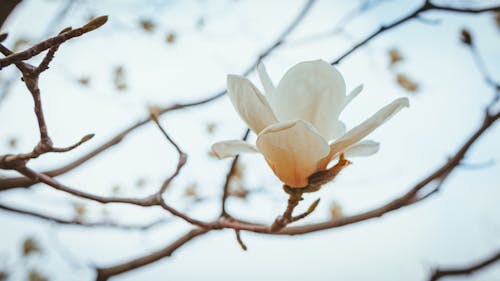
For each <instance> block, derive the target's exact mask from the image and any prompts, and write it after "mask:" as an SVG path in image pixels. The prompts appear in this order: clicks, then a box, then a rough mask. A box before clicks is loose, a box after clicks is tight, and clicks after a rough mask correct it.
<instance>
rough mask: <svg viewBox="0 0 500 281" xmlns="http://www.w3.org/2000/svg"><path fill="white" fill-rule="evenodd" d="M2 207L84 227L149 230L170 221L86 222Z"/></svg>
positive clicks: (43, 218) (2, 207) (1, 207)
mask: <svg viewBox="0 0 500 281" xmlns="http://www.w3.org/2000/svg"><path fill="white" fill-rule="evenodd" d="M0 209H2V210H5V211H9V212H13V213H17V214H21V215H26V216H31V217H35V218H38V219H42V220H46V221H50V222H54V223H57V224H62V225H74V226H83V227H109V228H117V229H123V230H148V229H150V228H153V227H155V226H157V225H160V224H163V223H165V222H167V221H168V220H166V219H159V220H156V221H153V222H151V223H149V224H145V225H126V224H118V223H113V222H85V221H82V220H77V219H74V220H66V219H61V218H57V217H52V216H49V215H44V214H40V213H37V212H33V211H28V210H22V209H18V208H14V207H10V206H6V205H3V204H0Z"/></svg>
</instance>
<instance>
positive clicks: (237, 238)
mask: <svg viewBox="0 0 500 281" xmlns="http://www.w3.org/2000/svg"><path fill="white" fill-rule="evenodd" d="M234 234H236V241H238V244H239V245H240V247H241V249H243V251H246V250H247V249H248V248H247V245H245V243H244V242H243V240H242V239H241V233H240V230H239V229H235V230H234Z"/></svg>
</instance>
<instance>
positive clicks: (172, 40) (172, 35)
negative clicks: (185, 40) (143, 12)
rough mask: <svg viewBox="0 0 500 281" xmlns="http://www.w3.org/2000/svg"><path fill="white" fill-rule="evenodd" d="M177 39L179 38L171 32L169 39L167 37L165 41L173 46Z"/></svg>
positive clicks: (168, 35)
mask: <svg viewBox="0 0 500 281" xmlns="http://www.w3.org/2000/svg"><path fill="white" fill-rule="evenodd" d="M176 38H177V36H176V35H175V33H173V32H170V33H169V34H167V37H165V40H166V41H167V43H168V44H173V43H174V42H175V39H176Z"/></svg>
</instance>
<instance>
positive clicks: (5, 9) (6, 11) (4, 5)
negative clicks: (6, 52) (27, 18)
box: [0, 0, 21, 27]
mask: <svg viewBox="0 0 500 281" xmlns="http://www.w3.org/2000/svg"><path fill="white" fill-rule="evenodd" d="M19 3H21V0H2V1H0V27H2V26H3V24H4V22H5V20H6V19H7V18H8V17H9V15H10V14H11V13H12V11H14V8H15V7H16V6H17V4H19Z"/></svg>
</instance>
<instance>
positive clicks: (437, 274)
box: [429, 251, 500, 281]
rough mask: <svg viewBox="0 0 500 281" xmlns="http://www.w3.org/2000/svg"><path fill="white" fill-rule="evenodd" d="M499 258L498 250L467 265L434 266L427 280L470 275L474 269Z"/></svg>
mask: <svg viewBox="0 0 500 281" xmlns="http://www.w3.org/2000/svg"><path fill="white" fill-rule="evenodd" d="M499 260H500V251H499V252H497V253H495V254H494V255H492V256H489V257H487V258H486V259H484V260H481V261H479V262H476V263H474V264H471V265H468V266H463V267H453V268H445V269H439V268H436V269H435V270H434V272H433V273H432V275H431V277H430V278H429V281H437V280H439V279H441V278H443V277H450V276H460V275H470V274H472V273H474V272H476V271H479V270H481V269H483V268H485V267H487V266H490V265H492V264H494V263H495V262H497V261H499Z"/></svg>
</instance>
